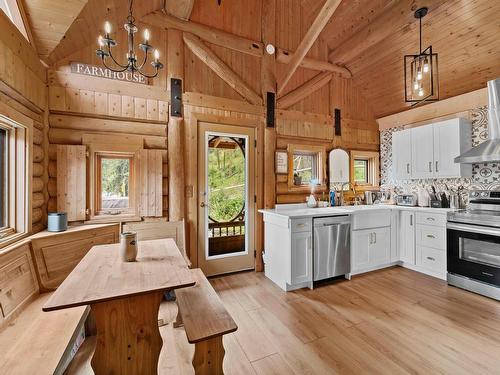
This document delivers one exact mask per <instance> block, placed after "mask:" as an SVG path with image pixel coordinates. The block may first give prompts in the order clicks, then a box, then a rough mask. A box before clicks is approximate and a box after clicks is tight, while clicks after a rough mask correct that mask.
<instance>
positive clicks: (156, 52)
mask: <svg viewBox="0 0 500 375" xmlns="http://www.w3.org/2000/svg"><path fill="white" fill-rule="evenodd" d="M154 56H155V61H156V62H158V60H159V59H160V51H158V50H157V49H155V52H154Z"/></svg>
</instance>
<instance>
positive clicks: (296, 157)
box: [293, 151, 319, 185]
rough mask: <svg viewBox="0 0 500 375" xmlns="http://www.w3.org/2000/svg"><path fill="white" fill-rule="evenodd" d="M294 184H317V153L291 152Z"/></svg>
mask: <svg viewBox="0 0 500 375" xmlns="http://www.w3.org/2000/svg"><path fill="white" fill-rule="evenodd" d="M293 176H294V184H295V185H318V184H319V171H318V154H312V153H306V152H300V151H297V152H295V153H294V154H293Z"/></svg>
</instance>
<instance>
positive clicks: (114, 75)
mask: <svg viewBox="0 0 500 375" xmlns="http://www.w3.org/2000/svg"><path fill="white" fill-rule="evenodd" d="M71 73H76V74H83V75H86V76H91V77H99V78H107V79H114V80H117V81H125V82H132V83H141V84H143V85H147V84H148V80H147V79H146V77H144V76H142V75H140V74H139V73H137V72H134V73H132V72H128V71H125V72H113V71H112V70H109V69H108V68H105V67H103V66H95V65H89V64H83V63H78V62H72V63H71Z"/></svg>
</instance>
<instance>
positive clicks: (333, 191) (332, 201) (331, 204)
mask: <svg viewBox="0 0 500 375" xmlns="http://www.w3.org/2000/svg"><path fill="white" fill-rule="evenodd" d="M334 206H335V190H330V207H334Z"/></svg>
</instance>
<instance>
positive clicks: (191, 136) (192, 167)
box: [184, 107, 265, 268]
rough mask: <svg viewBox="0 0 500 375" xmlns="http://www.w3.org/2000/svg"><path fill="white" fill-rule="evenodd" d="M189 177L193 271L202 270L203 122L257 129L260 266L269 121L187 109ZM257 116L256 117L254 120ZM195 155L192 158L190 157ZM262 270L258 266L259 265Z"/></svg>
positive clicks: (256, 225) (256, 215)
mask: <svg viewBox="0 0 500 375" xmlns="http://www.w3.org/2000/svg"><path fill="white" fill-rule="evenodd" d="M196 109H197V110H207V111H214V112H219V113H220V110H216V109H210V108H201V107H196ZM184 113H185V124H186V127H185V139H186V147H185V153H186V154H185V155H186V157H185V162H184V165H185V178H186V182H185V185H186V189H185V190H186V194H185V197H186V242H187V246H186V248H187V249H189V258H190V261H191V263H192V265H193V268H196V267H198V206H199V192H198V167H197V164H198V130H199V129H198V128H199V125H200V123H205V122H208V123H214V124H220V125H231V126H242V127H246V128H253V129H254V130H255V137H254V139H255V140H256V148H255V176H254V177H255V182H254V184H255V191H254V194H255V195H256V197H257V202H256V203H255V205H254V211H255V212H254V247H255V250H256V252H257V258H256V263H257V261H258V259H259V256H260V254H261V253H262V249H263V247H264V223H263V220H262V215H261V214H260V213H258V210H259V209H261V208H263V205H264V179H263V177H264V142H263V140H264V129H265V118H264V117H263V116H259V115H257V114H255V115H253V114H247V113H244V115H245V117H236V116H231V115H228V116H221V115H216V114H211V113H199V112H189V110H188V108H185V112H184ZM252 117H253V118H252ZM190 155H191V157H189V156H190ZM255 266H256V268H258V266H257V264H255Z"/></svg>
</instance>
